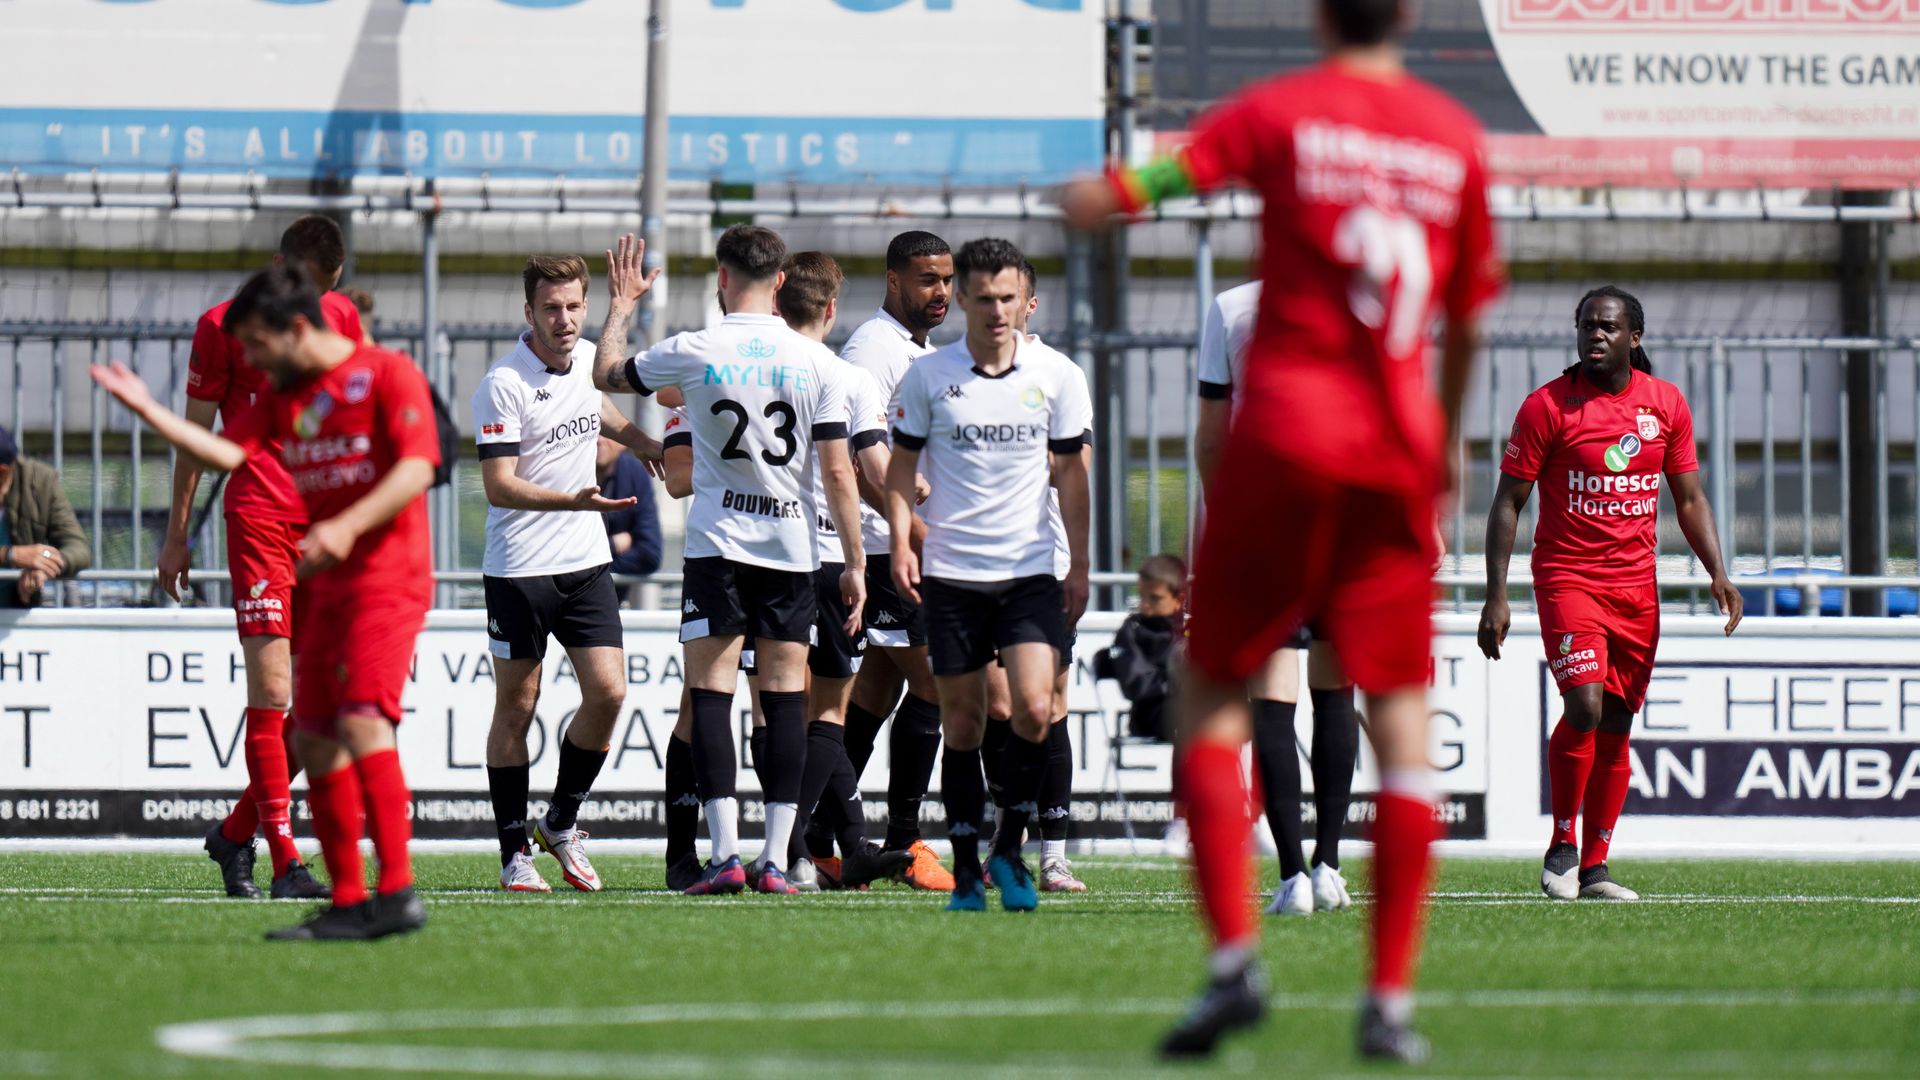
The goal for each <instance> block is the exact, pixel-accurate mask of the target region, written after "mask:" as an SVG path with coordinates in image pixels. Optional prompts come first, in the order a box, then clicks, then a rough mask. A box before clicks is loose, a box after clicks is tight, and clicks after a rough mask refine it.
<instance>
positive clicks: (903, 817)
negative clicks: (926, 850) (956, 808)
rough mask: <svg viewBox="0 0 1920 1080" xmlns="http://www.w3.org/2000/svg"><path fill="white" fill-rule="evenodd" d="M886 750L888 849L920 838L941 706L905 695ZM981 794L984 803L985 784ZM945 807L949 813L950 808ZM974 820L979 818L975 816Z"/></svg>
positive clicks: (936, 749)
mask: <svg viewBox="0 0 1920 1080" xmlns="http://www.w3.org/2000/svg"><path fill="white" fill-rule="evenodd" d="M887 752H888V753H889V754H890V755H892V759H893V760H892V769H891V770H890V771H889V772H888V773H887V839H886V843H885V845H884V846H885V847H886V848H887V850H889V851H898V850H900V849H902V848H906V847H910V846H912V844H913V842H914V841H915V840H918V839H920V803H921V801H922V800H924V799H925V798H926V797H927V789H928V788H929V787H932V786H933V763H934V760H935V759H936V758H937V757H939V755H940V706H939V705H937V704H935V703H934V702H931V701H923V700H921V699H920V698H917V697H915V696H913V695H912V694H908V695H907V696H906V700H904V701H902V702H901V703H900V708H899V709H897V710H895V711H894V714H893V734H892V736H891V737H890V738H889V743H888V748H887ZM856 767H857V766H856ZM942 775H944V774H942ZM984 783H985V781H982V784H983V785H984ZM980 797H981V801H982V803H983V804H984V803H985V800H986V793H985V788H984V786H983V787H982V791H981V796H980ZM947 809H948V811H949V812H951V811H952V809H953V808H952V807H951V806H949V807H948V808H947ZM974 820H976V821H978V820H979V818H978V817H977V816H976V817H975V819H974Z"/></svg>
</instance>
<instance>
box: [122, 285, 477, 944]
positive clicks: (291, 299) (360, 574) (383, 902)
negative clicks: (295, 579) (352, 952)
mask: <svg viewBox="0 0 1920 1080" xmlns="http://www.w3.org/2000/svg"><path fill="white" fill-rule="evenodd" d="M223 329H225V330H226V331H227V332H228V333H230V334H232V335H234V336H235V337H237V338H239V339H240V342H241V344H242V345H243V346H244V347H245V349H246V355H247V363H249V364H251V365H252V366H254V367H256V368H259V369H260V370H261V371H263V372H265V373H266V376H267V380H268V382H269V384H270V385H271V390H270V391H269V392H268V393H267V394H266V395H265V398H264V400H265V402H266V408H264V409H259V410H255V411H254V412H253V413H251V414H249V416H250V419H249V421H248V422H246V423H244V424H242V430H239V431H233V430H229V432H228V434H230V435H231V436H233V437H232V438H231V439H228V438H222V437H220V436H217V435H214V434H213V433H212V432H210V431H208V430H206V429H205V428H203V427H200V426H199V425H197V424H193V423H191V422H189V421H187V420H186V419H184V418H182V417H180V416H178V415H176V414H174V413H172V412H169V411H168V410H167V409H165V408H163V407H162V406H161V405H160V404H159V403H157V402H155V401H154V400H153V397H152V395H151V394H149V393H148V391H147V387H146V384H145V383H143V382H141V381H140V378H139V376H137V375H135V374H133V373H132V372H131V371H129V370H127V368H126V367H125V365H122V364H115V365H113V366H112V367H111V368H108V367H101V366H97V365H96V366H95V367H94V368H93V378H94V380H95V381H96V382H98V383H99V384H100V385H101V386H103V387H105V388H106V390H107V391H108V392H109V393H111V394H113V396H114V397H116V398H119V399H120V401H121V402H123V403H124V404H125V405H126V406H127V408H128V409H130V410H132V411H133V413H134V414H135V415H137V416H139V417H140V418H141V419H142V420H144V421H146V422H147V423H148V424H149V425H151V426H152V427H153V429H154V430H155V431H157V432H158V433H159V434H160V435H161V437H162V438H165V439H166V440H167V441H168V442H171V443H173V444H174V445H175V446H176V447H178V448H179V449H180V451H181V452H182V453H185V454H189V455H192V456H193V457H194V458H197V459H198V460H199V461H200V462H201V464H203V465H205V466H208V467H211V468H216V469H226V470H232V469H237V468H239V467H240V466H241V465H243V464H244V463H245V462H246V461H247V459H248V458H249V457H250V456H252V454H253V453H255V452H256V451H257V450H258V449H259V448H260V447H261V446H263V445H272V444H275V443H277V444H278V445H279V447H280V457H281V460H282V461H283V462H284V463H285V465H286V466H287V471H288V473H289V474H290V475H291V476H292V478H293V487H294V490H295V491H297V492H298V493H299V494H300V497H301V499H302V501H303V502H304V504H305V506H306V511H307V520H308V521H309V522H311V524H309V525H308V526H307V531H306V535H305V536H303V537H302V538H301V539H300V544H299V546H300V560H299V562H298V564H296V567H295V569H296V572H297V573H298V575H299V577H300V588H299V590H298V596H297V597H296V598H295V600H294V603H295V604H296V605H297V606H298V608H297V609H298V610H299V612H300V623H301V630H302V636H301V645H300V654H299V661H298V663H299V667H298V671H297V674H298V678H297V679H296V680H295V683H294V708H293V722H294V726H295V728H296V730H297V732H298V737H297V745H298V748H299V752H300V760H301V763H302V764H303V765H305V766H306V770H307V776H308V781H307V801H308V804H309V805H310V806H311V807H312V810H313V831H314V833H315V834H316V835H317V836H319V838H320V851H321V854H322V855H324V856H325V857H326V861H327V872H328V874H329V876H331V878H332V879H333V904H332V905H331V906H330V907H328V908H325V909H323V910H322V911H320V912H318V913H316V914H315V915H314V916H313V917H312V918H310V919H308V920H307V921H306V922H303V923H301V924H299V925H298V926H293V927H289V928H287V929H285V930H277V931H274V932H273V933H271V934H269V935H267V936H268V937H269V938H272V939H276V940H297V939H308V940H311V939H316V938H318V939H353V940H365V939H369V938H377V937H384V936H386V935H388V934H393V933H399V932H403V931H407V930H415V929H418V928H419V927H421V926H423V925H425V923H426V918H427V916H426V911H425V909H424V908H422V907H421V904H420V901H419V899H418V898H417V897H416V896H415V895H414V891H413V874H412V869H411V866H410V864H409V860H408V855H407V843H408V841H409V840H410V839H411V836H412V824H411V822H410V821H409V820H408V813H409V810H410V809H411V806H410V803H411V795H410V794H409V793H408V791H407V784H406V779H405V777H404V776H403V775H402V774H401V770H400V755H399V752H398V750H397V749H396V741H395V734H396V733H395V726H396V725H397V724H399V722H400V716H401V712H400V693H401V690H402V688H404V687H405V685H406V681H407V673H408V669H409V667H410V665H411V663H412V660H413V644H414V638H415V636H416V635H418V634H419V632H420V627H421V625H422V624H423V623H424V622H425V621H426V615H427V608H428V606H429V605H430V604H431V603H432V598H433V558H432V553H431V551H430V549H429V547H428V542H427V504H426V499H425V498H424V496H425V494H426V491H427V489H428V488H429V487H431V486H432V484H433V476H434V470H435V468H436V467H437V466H438V464H439V461H440V445H439V435H438V428H437V426H436V424H435V422H434V413H433V402H432V398H431V396H430V394H429V392H428V390H427V381H426V378H425V377H424V376H423V375H421V373H420V369H419V368H417V367H415V366H414V364H413V361H411V360H409V359H408V358H407V357H405V356H401V355H400V354H398V353H392V352H388V351H386V350H385V349H381V348H377V347H374V346H370V345H363V344H362V343H361V342H359V341H358V340H355V339H352V338H348V337H344V336H342V335H341V334H339V333H336V332H335V331H334V330H332V329H331V328H329V327H328V326H327V324H326V320H325V318H324V316H323V315H322V309H321V302H320V293H319V292H318V290H316V289H315V288H314V287H313V285H312V284H310V283H309V281H308V279H307V276H306V274H305V272H304V271H302V270H300V269H298V268H295V267H290V266H289V267H276V268H274V269H271V270H265V271H262V272H260V273H258V274H255V275H254V276H253V277H252V278H250V279H248V281H247V283H246V285H244V286H243V287H242V288H241V289H240V292H239V294H238V295H236V296H235V297H234V298H233V303H232V305H231V306H230V307H229V308H228V309H227V314H226V318H225V320H224V322H223ZM363 810H364V813H365V822H364V824H365V828H366V831H367V832H368V833H369V834H371V836H372V839H373V850H374V853H375V855H376V856H378V858H379V861H380V875H379V883H378V886H377V888H376V890H375V892H374V894H373V895H372V896H369V895H368V893H367V888H366V883H365V879H364V878H363V876H362V869H361V857H360V836H361V831H362V812H363Z"/></svg>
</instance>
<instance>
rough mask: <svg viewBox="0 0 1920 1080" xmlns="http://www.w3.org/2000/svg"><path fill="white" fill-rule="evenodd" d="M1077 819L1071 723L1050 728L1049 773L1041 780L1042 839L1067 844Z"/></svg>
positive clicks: (1048, 747) (1048, 744)
mask: <svg viewBox="0 0 1920 1080" xmlns="http://www.w3.org/2000/svg"><path fill="white" fill-rule="evenodd" d="M1072 819H1073V739H1072V737H1071V736H1070V735H1068V734H1067V722H1066V721H1065V720H1056V721H1054V723H1053V724H1052V726H1050V727H1048V728H1047V769H1046V772H1045V773H1043V774H1042V775H1041V777H1040V836H1041V838H1043V839H1046V840H1065V839H1066V838H1067V826H1068V824H1069V823H1071V821H1072Z"/></svg>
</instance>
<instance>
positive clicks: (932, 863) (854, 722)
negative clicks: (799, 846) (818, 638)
mask: <svg viewBox="0 0 1920 1080" xmlns="http://www.w3.org/2000/svg"><path fill="white" fill-rule="evenodd" d="M952 298H953V252H952V250H951V249H950V248H948V247H947V242H946V241H945V240H942V239H940V238H939V237H938V236H935V235H934V234H932V233H930V232H921V231H918V230H915V231H911V232H903V233H901V234H899V235H898V236H895V237H894V238H893V239H892V240H891V241H889V242H888V243H887V293H886V299H885V301H884V302H883V303H882V304H881V306H880V310H879V311H877V312H875V313H874V316H873V318H871V319H868V320H867V321H866V322H864V323H862V324H861V325H860V326H859V327H858V328H857V329H855V330H854V332H853V336H852V337H849V338H848V339H847V343H846V345H844V346H843V347H842V348H841V350H840V356H841V358H842V359H844V360H846V361H847V362H848V363H850V364H852V365H854V366H855V367H857V368H860V369H861V370H863V371H865V372H866V373H867V374H869V375H871V376H873V380H874V383H875V384H876V385H877V386H879V388H880V396H881V399H882V400H884V401H886V402H887V403H888V404H889V405H891V404H892V402H893V399H894V393H895V391H896V390H897V389H898V388H899V385H900V380H901V378H903V377H904V376H905V375H906V373H907V369H908V368H909V367H910V366H912V364H913V362H914V361H915V360H917V359H919V358H920V357H922V356H925V355H927V354H928V353H930V352H932V351H933V346H932V345H931V344H929V343H928V341H927V336H928V335H929V334H930V333H932V332H933V330H934V329H935V328H936V327H938V326H939V325H940V324H941V323H942V322H944V321H945V320H946V317H947V305H948V303H949V302H950V301H951V300H952ZM924 494H925V493H924V492H921V495H922V496H923V497H924ZM913 527H914V529H915V531H916V532H918V531H922V530H924V528H925V524H924V523H923V522H921V521H920V520H919V519H918V518H915V519H914V526H913ZM860 531H861V537H862V540H863V541H864V543H865V546H866V549H867V610H866V613H865V616H866V618H865V622H866V627H867V629H866V633H867V644H869V645H871V646H872V647H873V650H872V651H871V652H869V653H868V654H867V659H866V662H865V663H864V664H863V665H862V666H861V669H860V674H859V676H858V677H857V678H856V679H855V680H854V687H853V700H852V702H851V703H850V704H849V705H848V706H847V728H846V741H847V757H848V759H849V760H851V761H852V762H853V770H854V773H855V774H856V775H857V774H859V773H860V772H861V771H863V770H864V769H865V768H866V764H867V758H868V756H869V755H871V754H872V752H873V742H874V738H875V736H876V735H878V733H879V731H880V727H881V725H882V724H885V723H886V721H887V715H888V714H889V713H894V714H895V715H894V719H893V726H892V728H890V729H889V735H888V737H887V743H888V746H887V752H888V756H889V759H890V764H891V768H890V770H889V772H888V774H887V834H886V837H885V839H884V840H883V841H882V844H881V846H882V847H883V848H885V849H886V850H888V851H906V852H910V853H911V854H912V855H913V862H912V864H911V865H910V866H909V867H908V868H907V869H906V870H905V871H904V872H902V873H901V874H900V875H899V878H898V879H899V880H900V881H901V882H903V883H904V884H907V885H910V886H912V887H914V888H916V889H924V890H926V891H928V892H952V891H953V875H952V874H951V873H948V871H947V868H946V867H945V866H942V865H941V864H940V857H939V856H938V855H936V854H934V851H933V849H932V848H930V847H928V846H927V844H926V841H924V840H922V839H921V837H920V804H921V803H922V802H923V801H924V800H925V799H926V797H927V788H928V787H929V786H930V785H931V784H932V782H933V765H934V761H935V760H936V759H937V758H938V757H939V756H940V693H939V691H938V690H937V689H936V688H935V686H934V682H933V669H932V668H931V667H930V666H929V665H928V663H927V637H926V632H925V628H924V627H923V626H922V624H921V618H920V605H918V604H916V603H913V602H911V601H909V600H907V599H906V598H905V597H903V596H901V595H900V593H899V592H898V591H897V590H895V589H894V587H893V558H892V539H891V532H890V530H889V529H888V527H887V520H886V516H885V515H884V514H878V513H874V512H872V511H871V510H870V509H869V508H866V507H862V508H861V514H860ZM903 688H904V690H905V691H906V695H905V697H904V698H903V697H902V696H901V691H902V689H903ZM896 703H898V704H899V710H898V712H897V713H896V712H895V709H894V705H895V704H896ZM825 839H826V838H825V837H819V836H815V837H812V838H810V841H809V842H810V843H812V844H816V845H817V844H820V843H822V841H824V840H825Z"/></svg>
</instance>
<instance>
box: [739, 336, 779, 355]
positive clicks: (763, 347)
mask: <svg viewBox="0 0 1920 1080" xmlns="http://www.w3.org/2000/svg"><path fill="white" fill-rule="evenodd" d="M733 351H734V352H737V353H739V354H740V355H741V356H742V357H744V358H746V359H748V360H765V359H766V358H767V357H769V356H772V355H773V352H774V349H773V346H771V345H769V344H767V343H766V342H764V341H761V340H760V339H759V338H754V339H753V340H752V341H748V342H745V343H743V344H740V345H736V346H734V347H733Z"/></svg>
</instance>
